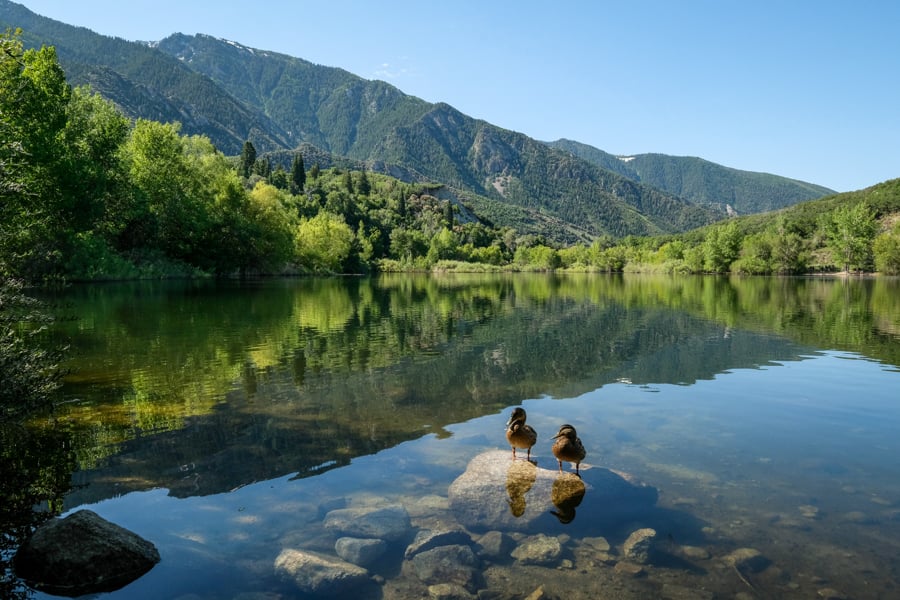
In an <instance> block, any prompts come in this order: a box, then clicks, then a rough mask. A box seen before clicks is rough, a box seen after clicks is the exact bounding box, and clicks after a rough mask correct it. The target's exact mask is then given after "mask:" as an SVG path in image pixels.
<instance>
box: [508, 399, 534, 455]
mask: <svg viewBox="0 0 900 600" xmlns="http://www.w3.org/2000/svg"><path fill="white" fill-rule="evenodd" d="M525 418H526V415H525V409H524V408H522V407H521V406H520V407H517V408H516V409H515V410H513V411H512V414H511V415H510V416H509V421H507V422H506V440H507V441H508V442H509V445H510V446H512V455H513V460H515V459H516V448H520V449H523V450H526V449H527V450H528V458H527V460H529V461H530V460H531V447H532V446H534V445H535V444H536V443H537V432H536V431H535V430H534V428H533V427H532V426H531V425H527V424H526V423H525Z"/></svg>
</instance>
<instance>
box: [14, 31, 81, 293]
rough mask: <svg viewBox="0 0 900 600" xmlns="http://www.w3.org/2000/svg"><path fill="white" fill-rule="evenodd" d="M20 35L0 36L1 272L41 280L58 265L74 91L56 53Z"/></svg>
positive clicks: (17, 33) (16, 33)
mask: <svg viewBox="0 0 900 600" xmlns="http://www.w3.org/2000/svg"><path fill="white" fill-rule="evenodd" d="M19 34H20V32H18V31H17V32H15V33H10V32H8V31H7V32H6V33H5V34H3V35H2V36H0V133H2V136H3V137H2V141H0V164H2V171H3V173H4V175H11V176H13V177H14V179H13V180H11V181H4V182H3V183H2V184H0V188H2V190H0V192H2V196H0V197H2V198H3V203H2V206H0V217H2V219H0V222H2V225H0V227H2V230H3V236H2V237H0V266H2V268H3V270H5V271H11V272H15V273H17V274H19V275H26V276H27V277H29V278H32V279H37V278H40V277H43V276H46V275H48V274H49V273H50V272H51V271H52V270H54V269H55V268H56V267H55V265H56V264H57V263H58V262H59V260H60V258H61V256H60V254H61V253H60V248H59V244H58V243H57V241H56V240H57V237H58V233H59V231H60V229H61V221H60V210H59V209H60V208H61V205H62V204H64V203H60V199H61V198H60V191H59V184H60V174H61V173H62V172H64V167H63V164H64V157H65V155H66V152H65V151H64V147H63V145H62V144H61V143H60V141H61V140H60V138H61V135H62V131H63V129H64V128H65V126H66V107H67V105H68V103H69V98H70V96H71V88H70V87H69V85H68V84H67V83H66V78H65V73H63V70H62V68H61V67H60V66H59V62H58V61H57V58H56V51H55V50H54V49H53V48H48V47H43V48H41V49H40V50H34V49H31V50H23V46H22V42H21V41H20V39H19Z"/></svg>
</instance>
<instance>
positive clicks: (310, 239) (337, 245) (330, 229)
mask: <svg viewBox="0 0 900 600" xmlns="http://www.w3.org/2000/svg"><path fill="white" fill-rule="evenodd" d="M352 244H353V230H352V229H350V227H349V226H348V225H347V223H346V221H344V219H343V218H342V217H340V216H338V215H335V214H332V213H329V212H325V211H323V212H320V213H319V214H318V215H316V216H315V217H313V218H311V219H306V220H303V221H301V222H300V225H299V226H298V227H297V233H296V237H295V248H296V255H297V260H298V261H299V263H300V264H301V265H303V266H304V267H306V268H308V269H309V270H311V271H313V272H316V273H340V272H341V271H342V269H343V265H344V261H346V260H347V258H348V257H349V256H350V249H351V247H352Z"/></svg>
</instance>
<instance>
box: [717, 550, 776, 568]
mask: <svg viewBox="0 0 900 600" xmlns="http://www.w3.org/2000/svg"><path fill="white" fill-rule="evenodd" d="M723 560H724V561H725V564H726V565H729V566H732V567H734V568H736V569H737V570H738V571H749V572H751V573H757V572H759V571H762V570H763V569H765V568H766V567H767V566H768V565H769V559H767V558H766V557H765V556H763V555H762V553H761V552H760V551H759V550H756V549H754V548H738V549H737V550H735V551H734V552H731V553H729V554H726V555H725V556H724V557H723Z"/></svg>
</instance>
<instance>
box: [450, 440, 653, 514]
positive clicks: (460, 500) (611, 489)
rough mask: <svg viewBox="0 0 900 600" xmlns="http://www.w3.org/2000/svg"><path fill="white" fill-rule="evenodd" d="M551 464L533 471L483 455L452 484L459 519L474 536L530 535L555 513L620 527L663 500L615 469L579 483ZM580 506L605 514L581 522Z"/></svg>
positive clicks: (587, 473)
mask: <svg viewBox="0 0 900 600" xmlns="http://www.w3.org/2000/svg"><path fill="white" fill-rule="evenodd" d="M547 464H548V465H549V466H551V467H552V468H551V469H544V468H541V467H534V468H532V467H531V465H530V464H527V463H525V461H513V460H512V459H511V458H510V456H509V453H507V452H504V451H502V450H489V451H487V452H483V453H481V454H479V455H478V456H476V457H475V458H473V459H472V460H471V461H469V464H468V466H467V467H466V470H465V472H464V473H463V474H462V475H460V476H459V477H457V478H456V480H455V481H453V483H451V484H450V489H449V490H448V493H447V495H448V498H449V500H450V508H451V510H452V511H453V514H454V516H455V517H456V519H457V520H458V521H459V523H460V524H462V525H463V526H464V527H466V528H467V529H469V530H473V531H488V530H491V529H497V530H509V529H520V530H521V529H528V528H529V525H530V524H531V523H532V522H533V521H534V520H535V519H538V518H540V517H542V516H546V515H548V514H549V513H550V512H551V511H553V512H555V513H559V514H557V517H560V515H562V517H561V518H560V521H561V522H564V523H569V522H571V521H573V520H574V521H576V522H578V521H579V520H585V519H587V518H593V519H597V520H603V519H606V520H609V521H616V520H617V519H620V518H622V517H623V516H628V515H634V514H638V513H641V512H642V511H646V510H647V509H648V508H650V507H652V506H653V505H655V504H656V500H657V498H658V495H659V494H658V492H657V490H656V488H654V487H652V486H648V485H645V484H642V483H640V482H638V481H636V480H634V479H633V478H632V477H631V476H629V475H627V474H625V473H620V472H617V471H613V470H611V469H604V468H602V467H594V468H591V469H585V470H583V471H582V473H581V474H582V478H583V479H578V478H577V477H576V476H575V475H572V474H571V473H564V474H560V473H559V470H558V468H557V463H556V462H555V460H554V461H547ZM525 465H527V466H525ZM576 480H577V482H576ZM557 503H558V504H557ZM579 504H581V505H582V506H585V505H587V504H593V505H595V506H602V507H603V509H602V511H593V514H591V511H585V512H586V516H585V517H582V515H581V513H579V515H578V517H576V516H575V511H574V508H575V507H576V506H578V505H579Z"/></svg>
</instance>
